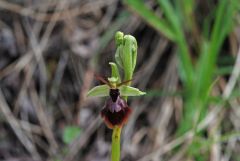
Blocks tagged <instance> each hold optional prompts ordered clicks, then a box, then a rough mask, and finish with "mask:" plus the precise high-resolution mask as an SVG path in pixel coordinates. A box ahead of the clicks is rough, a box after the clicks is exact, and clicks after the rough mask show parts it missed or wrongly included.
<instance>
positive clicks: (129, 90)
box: [119, 85, 146, 96]
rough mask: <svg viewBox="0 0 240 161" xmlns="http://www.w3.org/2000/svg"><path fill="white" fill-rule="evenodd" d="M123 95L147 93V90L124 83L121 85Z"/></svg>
mask: <svg viewBox="0 0 240 161" xmlns="http://www.w3.org/2000/svg"><path fill="white" fill-rule="evenodd" d="M119 90H120V95H121V96H142V95H145V94H146V92H142V91H140V90H139V89H138V88H134V87H130V86H126V85H122V86H121V87H119Z"/></svg>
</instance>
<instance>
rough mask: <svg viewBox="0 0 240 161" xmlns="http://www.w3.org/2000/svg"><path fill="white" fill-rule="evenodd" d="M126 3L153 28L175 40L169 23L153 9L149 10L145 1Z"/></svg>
mask: <svg viewBox="0 0 240 161" xmlns="http://www.w3.org/2000/svg"><path fill="white" fill-rule="evenodd" d="M124 2H125V3H126V4H127V5H128V6H129V7H130V8H131V9H132V10H133V11H134V12H136V13H137V14H138V15H139V16H141V17H142V18H143V19H144V20H145V21H146V22H147V23H149V24H150V25H151V26H153V27H154V28H155V29H157V30H158V31H160V32H161V33H162V34H163V35H165V36H166V37H167V38H169V39H170V40H174V38H175V33H174V32H173V30H172V28H171V26H170V25H169V24H168V22H167V21H166V20H165V19H163V18H159V17H158V16H157V15H156V14H155V13H154V12H153V11H152V10H151V9H149V8H148V7H147V6H145V4H144V3H143V1H138V0H137V1H136V0H124Z"/></svg>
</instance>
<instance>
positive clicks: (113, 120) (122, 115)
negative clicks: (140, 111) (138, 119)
mask: <svg viewBox="0 0 240 161" xmlns="http://www.w3.org/2000/svg"><path fill="white" fill-rule="evenodd" d="M119 99H120V101H124V100H123V99H122V98H119ZM110 101H112V100H111V98H110V99H108V100H107V101H106V104H105V106H104V108H103V109H102V110H101V117H102V118H103V120H104V122H105V124H106V125H107V127H108V128H110V129H113V128H114V127H115V126H119V127H122V126H123V125H125V124H126V123H127V121H128V118H129V116H130V115H131V113H132V109H131V108H130V107H129V106H128V105H127V103H126V102H125V106H124V107H121V110H120V111H118V112H115V111H113V112H112V111H111V110H110V108H111V107H109V102H110ZM110 104H111V103H110Z"/></svg>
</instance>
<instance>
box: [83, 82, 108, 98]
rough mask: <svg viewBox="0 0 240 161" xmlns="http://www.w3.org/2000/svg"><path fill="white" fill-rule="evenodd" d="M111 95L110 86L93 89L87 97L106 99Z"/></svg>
mask: <svg viewBox="0 0 240 161" xmlns="http://www.w3.org/2000/svg"><path fill="white" fill-rule="evenodd" d="M108 95H109V87H108V85H106V84H104V85H100V86H96V87H94V88H92V89H91V90H90V91H88V93H87V96H88V97H105V96H108Z"/></svg>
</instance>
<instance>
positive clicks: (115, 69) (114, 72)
mask: <svg viewBox="0 0 240 161" xmlns="http://www.w3.org/2000/svg"><path fill="white" fill-rule="evenodd" d="M109 64H110V65H111V68H112V77H115V78H118V79H117V83H120V82H121V77H120V74H119V70H118V67H117V65H116V64H115V63H113V62H110V63H109Z"/></svg>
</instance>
